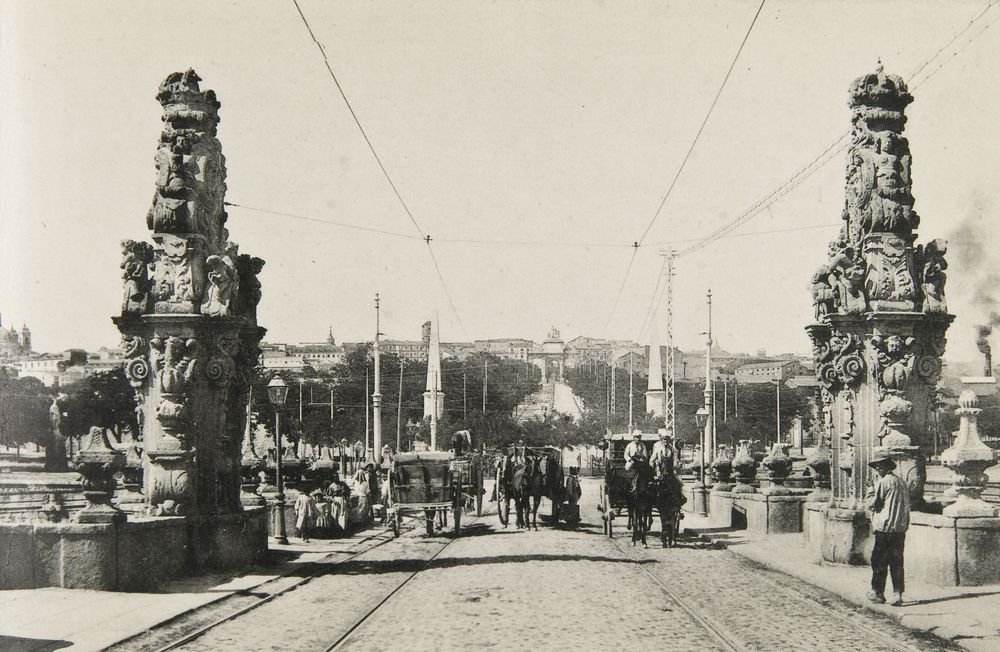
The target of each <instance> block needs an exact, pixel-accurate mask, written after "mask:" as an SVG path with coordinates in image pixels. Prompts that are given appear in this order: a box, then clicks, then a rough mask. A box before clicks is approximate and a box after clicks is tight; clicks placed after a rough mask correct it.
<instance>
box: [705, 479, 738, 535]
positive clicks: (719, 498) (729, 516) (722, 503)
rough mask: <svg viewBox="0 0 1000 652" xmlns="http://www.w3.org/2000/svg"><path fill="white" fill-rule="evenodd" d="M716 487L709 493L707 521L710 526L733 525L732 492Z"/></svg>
mask: <svg viewBox="0 0 1000 652" xmlns="http://www.w3.org/2000/svg"><path fill="white" fill-rule="evenodd" d="M717 487H718V485H716V488H713V489H712V492H711V493H710V494H709V509H708V514H709V523H710V524H711V525H712V527H733V493H732V492H731V491H724V490H721V489H718V488H717Z"/></svg>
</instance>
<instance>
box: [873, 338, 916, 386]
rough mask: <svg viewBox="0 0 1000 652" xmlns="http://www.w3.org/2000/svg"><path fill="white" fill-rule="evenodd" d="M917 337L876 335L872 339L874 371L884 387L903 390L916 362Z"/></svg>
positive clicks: (877, 379)
mask: <svg viewBox="0 0 1000 652" xmlns="http://www.w3.org/2000/svg"><path fill="white" fill-rule="evenodd" d="M916 342H917V341H916V339H915V338H912V337H907V338H905V339H904V338H903V337H902V336H900V335H890V336H889V337H883V336H881V335H875V336H874V337H872V339H871V350H872V359H873V365H872V366H873V372H874V374H875V380H876V382H878V384H879V386H880V387H881V388H883V389H890V390H903V389H905V387H906V381H907V380H909V377H910V373H911V372H912V371H913V365H914V362H915V357H914V350H913V348H914V345H915V344H916Z"/></svg>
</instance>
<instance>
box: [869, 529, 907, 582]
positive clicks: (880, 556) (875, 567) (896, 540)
mask: <svg viewBox="0 0 1000 652" xmlns="http://www.w3.org/2000/svg"><path fill="white" fill-rule="evenodd" d="M873 534H874V535H875V546H874V547H873V548H872V590H873V591H875V593H878V594H879V595H883V594H884V593H885V575H886V571H887V570H888V572H889V575H890V576H891V577H892V589H893V590H894V591H898V592H899V593H902V592H903V545H904V544H905V543H906V532H874V533H873Z"/></svg>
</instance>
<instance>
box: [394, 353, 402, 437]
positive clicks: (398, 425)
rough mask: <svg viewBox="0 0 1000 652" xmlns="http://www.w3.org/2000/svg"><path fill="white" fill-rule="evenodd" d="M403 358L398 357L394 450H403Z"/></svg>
mask: <svg viewBox="0 0 1000 652" xmlns="http://www.w3.org/2000/svg"><path fill="white" fill-rule="evenodd" d="M402 424H403V358H402V357H400V358H399V400H398V402H397V403H396V452H397V453H398V452H399V451H401V450H403V449H402V448H401V446H400V444H401V443H402V437H403V426H402Z"/></svg>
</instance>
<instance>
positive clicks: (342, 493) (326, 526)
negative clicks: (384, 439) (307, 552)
mask: <svg viewBox="0 0 1000 652" xmlns="http://www.w3.org/2000/svg"><path fill="white" fill-rule="evenodd" d="M367 467H371V468H370V469H368V468H367ZM367 467H365V468H363V469H359V471H358V473H356V474H355V476H354V477H353V478H352V479H351V482H350V483H347V482H344V481H343V480H342V479H340V477H339V476H338V477H336V478H335V479H334V480H333V482H331V483H330V484H329V486H327V487H326V490H323V489H314V490H313V491H311V492H309V491H302V492H301V493H299V495H298V497H297V498H296V499H295V503H294V505H293V509H294V511H295V530H296V533H297V534H298V536H299V538H301V539H302V542H303V543H309V537H310V535H312V534H315V533H327V532H331V531H333V530H336V531H340V532H347V531H348V530H349V528H350V526H351V524H352V522H355V521H356V519H352V510H351V496H352V495H355V496H357V497H358V500H357V502H358V505H359V508H360V509H361V510H370V505H371V491H372V489H371V486H372V483H371V480H370V476H372V475H374V465H373V464H369V465H367Z"/></svg>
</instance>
